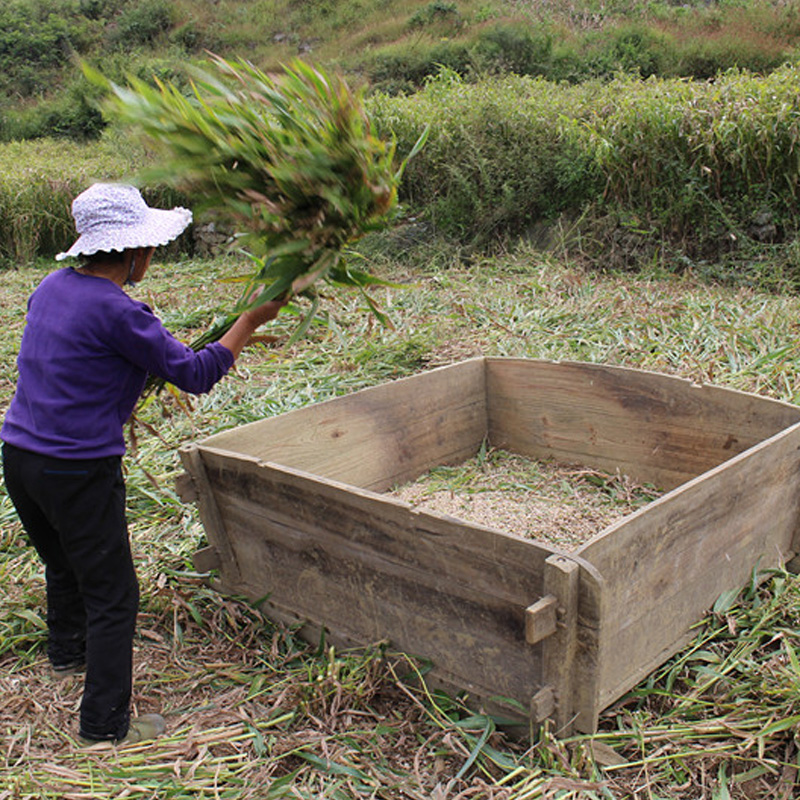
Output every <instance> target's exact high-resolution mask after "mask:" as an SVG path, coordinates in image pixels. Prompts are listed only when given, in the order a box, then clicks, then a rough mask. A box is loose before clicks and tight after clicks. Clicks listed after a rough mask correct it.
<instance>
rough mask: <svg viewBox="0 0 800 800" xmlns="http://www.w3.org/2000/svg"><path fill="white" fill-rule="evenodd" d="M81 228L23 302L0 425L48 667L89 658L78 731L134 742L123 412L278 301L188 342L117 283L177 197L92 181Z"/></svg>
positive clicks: (221, 349) (227, 362)
mask: <svg viewBox="0 0 800 800" xmlns="http://www.w3.org/2000/svg"><path fill="white" fill-rule="evenodd" d="M72 214H73V217H74V219H75V226H76V228H77V231H78V233H79V234H80V236H79V238H78V239H77V241H76V242H75V244H73V245H72V247H71V248H70V249H69V250H68V251H67V252H66V253H60V254H59V255H57V256H56V259H57V260H62V259H64V258H67V257H77V256H82V257H83V261H82V263H81V266H78V267H66V268H64V269H60V270H57V271H56V272H54V273H51V274H50V275H48V276H47V277H46V278H45V279H44V280H43V281H42V282H41V284H40V285H39V286H38V288H37V289H36V290H35V291H34V293H33V294H32V295H31V297H30V299H29V301H28V314H27V323H26V327H25V331H24V333H23V336H22V344H21V348H20V353H19V358H18V362H17V363H18V368H19V380H18V383H17V388H16V393H15V395H14V398H13V400H12V401H11V405H10V407H9V409H8V411H7V413H6V417H5V420H4V423H3V426H2V429H0V439H2V440H3V443H4V444H3V469H4V475H5V482H6V487H7V489H8V493H9V496H10V497H11V499H12V501H13V503H14V506H15V508H16V510H17V512H18V514H19V517H20V519H21V521H22V524H23V526H24V528H25V531H26V533H27V534H28V536H29V538H30V540H31V541H32V543H33V545H34V547H35V548H36V550H37V552H38V554H39V556H40V557H41V559H42V561H43V562H44V564H45V577H46V583H47V624H48V657H49V659H50V663H51V665H52V668H53V671H54V673H55V674H56V675H66V674H71V673H73V672H75V671H78V670H80V669H82V668H83V667H84V666H85V669H86V676H85V681H84V693H83V699H82V702H81V712H80V729H79V735H80V738H81V739H82V740H83V741H84V742H86V743H92V742H98V741H112V742H117V743H120V742H122V743H127V742H137V741H142V740H144V739H148V738H152V737H154V736H157V735H159V734H160V733H162V732H163V731H164V729H165V725H164V720H163V718H162V717H161V716H159V715H157V714H147V715H143V716H142V717H139V718H135V719H131V718H130V698H131V686H132V661H133V635H134V628H135V623H136V614H137V610H138V601H139V586H138V582H137V578H136V573H135V570H134V566H133V561H132V558H131V550H130V543H129V539H128V530H127V522H126V518H125V486H124V483H123V479H122V472H121V456H122V455H123V453H124V451H125V443H124V437H123V425H124V423H125V421H126V420H127V419H128V417H129V416H130V414H131V413H132V411H133V409H134V406H135V405H136V402H137V400H138V398H139V395H140V394H141V391H142V389H143V387H144V383H145V379H146V377H147V375H148V374H153V375H157V376H159V377H161V378H164V379H165V380H167V381H169V382H170V383H173V384H175V385H176V386H178V387H179V388H181V389H183V390H184V391H187V392H192V393H195V394H199V393H202V392H207V391H208V390H209V389H211V387H212V386H213V385H214V384H215V383H216V382H217V381H218V380H220V378H222V377H223V375H225V373H226V372H228V370H229V369H230V368H231V366H232V365H233V363H234V360H235V359H236V358H237V357H238V356H239V354H240V353H241V351H242V348H243V347H244V345H245V344H246V343H247V341H248V340H249V338H250V336H251V335H252V333H253V332H254V331H255V329H256V328H258V326H259V325H261V324H263V323H264V322H267V321H268V320H270V319H273V318H274V317H275V316H276V315H277V314H278V311H279V310H280V307H281V305H282V304H281V303H280V302H275V301H273V302H269V303H265V304H264V305H261V306H259V307H257V308H254V309H252V310H251V311H248V312H245V313H244V314H243V315H242V316H241V317H240V318H239V319H238V320H237V322H236V323H235V325H234V326H233V327H232V328H231V330H230V331H228V333H226V334H225V335H224V336H223V337H222V339H221V340H220V341H219V342H216V343H214V344H212V345H210V346H209V347H207V348H205V349H204V350H201V351H200V352H198V353H195V352H194V351H193V350H192V349H191V348H189V347H187V346H186V345H184V344H181V343H180V342H179V341H178V340H177V339H175V338H174V337H173V336H172V335H171V334H170V333H169V332H168V331H167V330H166V329H165V328H164V326H163V325H162V324H161V322H160V321H159V320H158V318H157V317H156V316H155V315H154V314H153V313H152V311H151V310H150V309H149V308H148V307H147V306H146V305H145V304H144V303H141V302H139V301H137V300H134V299H132V298H131V297H129V296H128V294H127V293H126V292H125V291H124V290H123V287H124V286H125V285H127V284H134V283H137V282H138V281H140V280H141V279H142V278H143V277H144V276H145V274H146V272H147V270H148V267H149V266H150V259H151V258H152V255H153V251H154V249H155V247H156V246H158V245H162V244H166V243H167V242H169V241H172V240H173V239H175V238H176V237H177V236H178V235H180V233H181V232H182V231H183V230H184V229H185V228H186V227H187V226H188V225H189V223H190V222H191V218H192V217H191V212H189V211H187V210H186V209H183V208H174V209H172V210H162V209H154V208H150V207H148V206H147V204H146V203H145V202H144V200H143V199H142V196H141V194H140V193H139V192H138V190H137V189H135V188H134V187H132V186H125V185H116V184H95V185H94V186H92V187H91V188H89V189H87V190H86V191H85V192H83V193H82V194H80V195H79V196H78V197H76V198H75V200H74V202H73V204H72Z"/></svg>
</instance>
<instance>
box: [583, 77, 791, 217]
mask: <svg viewBox="0 0 800 800" xmlns="http://www.w3.org/2000/svg"><path fill="white" fill-rule="evenodd" d="M798 78H800V70H798V68H796V67H788V66H787V67H785V68H783V69H781V70H778V71H776V72H774V73H772V74H771V75H769V76H767V77H757V76H753V75H748V74H745V73H740V72H738V71H736V72H729V73H726V74H725V75H722V76H719V77H718V78H717V80H715V81H714V82H713V83H689V82H683V81H674V80H673V81H658V80H650V81H646V82H641V81H635V80H630V79H624V80H618V81H615V82H614V83H612V84H610V85H609V86H608V87H606V89H605V90H604V91H603V93H602V94H603V98H602V99H604V100H605V102H597V103H596V105H595V106H594V108H593V110H592V113H591V115H590V116H589V117H588V118H587V120H586V123H587V125H588V126H589V128H590V129H591V130H592V141H593V144H594V146H595V148H596V153H597V158H598V162H599V164H600V166H601V168H602V170H603V172H604V173H605V175H606V181H607V190H606V195H607V197H608V198H611V199H613V200H614V201H616V202H618V203H620V204H622V205H624V206H627V207H629V208H632V209H638V210H639V211H640V212H644V213H645V214H648V215H650V216H651V217H652V218H653V219H654V220H657V221H660V222H661V223H662V224H670V225H674V226H679V227H681V228H687V227H688V228H692V227H695V226H697V225H698V224H702V223H704V222H708V221H714V220H716V221H717V222H721V223H727V224H731V223H736V222H738V223H743V222H744V221H745V218H746V216H747V214H748V213H753V212H754V211H758V210H759V209H761V208H763V207H767V208H769V209H772V210H773V211H774V212H775V213H776V214H780V215H782V216H783V217H784V218H786V219H787V222H789V223H790V224H792V225H796V224H797V198H798V181H800V98H798V94H797V81H798ZM600 99H601V98H600V97H598V100H600Z"/></svg>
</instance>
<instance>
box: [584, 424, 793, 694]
mask: <svg viewBox="0 0 800 800" xmlns="http://www.w3.org/2000/svg"><path fill="white" fill-rule="evenodd" d="M799 522H800V425H795V426H793V427H791V428H788V429H787V430H785V431H783V432H781V433H779V434H777V435H776V436H774V437H772V438H771V439H768V440H767V441H765V442H762V443H761V444H759V445H756V446H755V447H753V448H752V449H751V450H749V451H747V452H745V453H742V454H740V455H739V456H737V457H735V458H734V459H732V460H730V461H728V462H726V463H725V464H722V465H720V466H719V467H716V468H715V469H713V470H711V471H709V472H708V473H706V474H704V475H702V476H700V477H699V478H697V479H695V480H693V481H690V482H689V483H687V484H685V485H684V486H681V487H679V488H678V489H676V490H674V491H673V492H671V493H669V494H668V495H665V496H663V497H662V498H660V499H659V500H656V501H655V502H653V503H651V504H650V505H648V506H646V507H645V508H643V509H642V510H640V511H638V512H636V513H635V514H633V515H631V516H630V517H627V518H625V519H624V520H622V521H621V522H619V523H617V524H616V525H613V526H611V527H610V528H609V529H607V530H606V531H605V532H604V533H603V534H602V536H600V537H599V538H598V539H596V540H594V541H593V542H590V543H588V544H587V545H585V546H584V547H583V548H581V549H580V551H579V554H580V555H581V556H582V557H583V558H584V559H586V560H587V561H589V562H591V564H592V565H593V566H595V567H596V568H597V569H598V570H599V571H600V572H601V573H602V575H603V576H604V578H605V593H606V594H605V600H606V608H605V612H604V615H603V630H602V634H601V641H602V644H601V646H600V648H599V653H600V664H599V667H598V669H599V680H600V687H601V688H600V691H599V695H598V704H599V706H600V707H601V708H602V707H605V706H607V705H608V704H610V703H611V702H613V701H614V700H616V699H617V698H618V697H619V696H620V695H621V694H622V693H623V692H625V691H627V690H628V689H629V688H631V687H632V686H634V685H636V683H637V682H638V681H639V680H641V679H642V678H644V677H645V676H646V675H648V674H649V673H650V672H651V671H652V670H653V669H655V668H656V667H658V666H659V665H660V664H661V663H663V662H664V661H665V660H666V659H667V658H668V657H669V656H671V655H672V654H673V653H675V652H677V651H678V650H679V649H680V647H681V646H682V645H683V644H684V643H685V642H686V641H687V640H688V639H689V638H690V637H691V633H690V630H689V628H690V627H691V626H692V625H693V624H694V623H695V622H697V621H698V620H699V619H700V618H701V617H702V616H703V615H704V614H705V613H706V612H707V611H708V610H709V609H710V608H711V607H712V605H713V604H714V601H715V600H716V598H717V597H718V596H719V594H720V593H721V592H723V591H725V590H728V589H732V588H737V587H741V586H744V585H745V584H746V583H747V581H748V579H749V577H750V575H751V573H752V570H753V569H754V568H756V567H759V568H767V567H771V566H776V565H777V564H779V563H782V562H783V561H785V560H786V559H787V558H790V557H791V556H792V555H793V554H794V552H795V548H796V546H797V545H796V539H797V536H798V523H799Z"/></svg>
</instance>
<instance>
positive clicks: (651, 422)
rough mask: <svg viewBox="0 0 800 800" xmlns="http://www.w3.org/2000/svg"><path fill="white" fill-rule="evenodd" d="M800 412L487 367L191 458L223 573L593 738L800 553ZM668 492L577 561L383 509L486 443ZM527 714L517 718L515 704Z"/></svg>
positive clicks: (238, 431)
mask: <svg viewBox="0 0 800 800" xmlns="http://www.w3.org/2000/svg"><path fill="white" fill-rule="evenodd" d="M798 423H800V409H798V408H796V407H795V406H792V405H788V404H786V403H781V402H778V401H774V400H769V399H766V398H763V397H758V396H755V395H751V394H746V393H742V392H737V391H734V390H730V389H722V388H719V387H714V386H704V385H697V384H694V383H691V382H689V381H686V380H683V379H680V378H675V377H670V376H666V375H661V374H655V373H651V372H644V371H639V370H632V369H624V368H620V367H609V366H603V365H597V364H581V363H554V362H549V361H537V360H530V359H503V358H478V359H473V360H469V361H465V362H462V363H460V364H456V365H453V366H448V367H443V368H440V369H436V370H432V371H430V372H426V373H422V374H420V375H417V376H414V377H411V378H405V379H402V380H398V381H395V382H392V383H388V384H385V385H381V386H377V387H374V388H370V389H365V390H362V391H359V392H355V393H354V394H351V395H349V396H345V397H341V398H337V399H334V400H329V401H327V402H323V403H319V404H317V405H312V406H309V407H306V408H302V409H299V410H296V411H292V412H289V413H287V414H282V415H280V416H277V417H273V418H269V419H264V420H262V421H259V422H255V423H252V424H249V425H244V426H241V427H239V428H235V429H233V430H229V431H226V432H224V433H221V434H218V435H216V436H212V437H210V438H208V439H206V440H205V441H202V442H200V443H198V444H192V445H189V446H187V447H185V448H184V449H183V450H182V459H183V463H184V466H185V468H186V470H187V473H188V477H187V476H184V480H183V481H182V483H183V490H184V496H185V497H186V498H192V497H193V498H194V499H196V501H197V502H198V505H199V510H200V514H201V517H202V520H203V524H204V526H205V529H206V532H207V535H208V541H209V547H208V548H206V549H205V550H203V551H200V552H199V553H198V554H197V559H196V561H197V564H198V566H199V567H200V568H202V569H211V568H215V569H217V570H218V574H217V579H216V583H217V585H218V586H219V588H220V590H222V591H224V592H230V593H236V594H240V595H245V596H247V597H250V598H253V599H261V598H264V597H265V596H266V597H267V600H266V602H265V603H264V604H263V606H262V608H263V609H264V611H265V613H266V614H267V615H268V616H271V617H272V618H274V619H276V620H279V621H286V622H291V623H298V622H299V623H302V625H303V626H304V627H303V631H305V632H306V633H307V634H308V636H309V637H317V636H318V635H319V631H320V629H321V628H325V629H326V630H327V632H328V634H327V635H328V636H329V638H330V640H331V641H334V642H340V643H345V644H362V645H367V644H371V643H374V642H378V641H381V640H389V641H390V642H391V645H392V647H393V648H395V649H398V650H402V651H405V652H408V653H410V654H414V655H418V656H424V657H426V658H428V659H430V660H431V661H432V663H433V666H434V668H433V673H432V674H433V676H434V677H435V678H436V679H437V680H438V681H439V682H440V683H442V684H444V685H446V686H448V687H451V688H458V689H462V690H466V691H467V692H468V693H469V695H470V697H471V698H472V701H473V702H474V703H475V705H478V704H481V703H482V704H484V705H486V706H487V707H490V708H491V709H492V710H495V711H497V710H502V711H505V713H507V714H511V715H516V716H517V717H519V707H518V706H517V704H522V707H524V708H525V709H529V718H530V719H531V720H533V722H540V721H542V720H543V719H545V718H551V719H553V720H554V722H555V723H556V725H557V726H558V729H559V730H561V731H569V730H572V729H573V728H576V729H578V730H581V731H587V732H590V731H592V730H594V729H595V727H596V725H597V720H598V715H599V713H600V712H601V711H602V710H603V709H604V708H606V707H607V706H609V705H610V704H611V703H613V702H614V701H615V700H616V699H618V698H619V697H620V696H621V695H623V694H624V693H625V692H626V691H627V690H629V689H630V688H631V687H633V686H634V685H635V684H636V683H637V682H639V681H640V680H641V679H642V678H643V677H645V676H646V675H647V674H648V673H649V672H651V671H652V670H653V669H655V668H656V667H657V666H658V665H659V664H661V663H663V662H664V661H665V660H666V659H667V658H668V657H669V656H670V655H672V654H673V653H675V652H676V651H677V650H679V649H680V648H681V646H682V645H683V644H685V643H686V641H687V640H688V639H689V638H690V636H691V633H690V627H691V626H692V625H693V624H694V623H695V622H696V621H697V620H698V619H700V618H701V617H702V616H703V615H704V613H705V612H706V611H707V610H708V609H709V608H710V607H711V606H712V604H713V603H714V600H715V599H716V598H717V596H718V595H719V594H720V593H721V592H722V591H724V590H727V589H731V588H734V587H739V586H741V585H743V584H744V583H746V582H747V580H748V578H749V576H750V574H751V572H752V570H753V569H754V567H756V565H758V566H760V567H763V568H766V567H769V566H774V565H777V564H779V563H785V562H786V561H788V560H789V559H790V558H792V557H793V556H794V555H795V553H796V552H797V549H798V519H799V518H800V515H799V514H798V510H799V509H798V506H799V504H800V424H798ZM484 440H488V442H489V443H490V444H491V445H492V446H495V447H500V448H504V449H507V450H510V451H513V452H517V453H520V454H522V455H525V456H529V457H533V458H536V459H548V458H553V459H556V460H557V461H560V462H564V463H570V464H583V465H586V466H590V467H595V468H601V469H604V470H607V471H610V472H612V473H613V472H616V471H617V470H619V471H620V472H621V473H623V474H627V475H628V476H630V477H631V478H632V479H634V480H635V481H638V482H641V483H652V484H655V485H657V486H659V487H661V488H662V489H664V490H668V493H667V494H664V495H663V496H661V497H660V498H659V499H657V500H655V501H654V502H652V503H650V504H648V505H647V506H645V507H644V508H642V509H641V510H639V511H637V512H635V513H633V514H631V515H628V516H626V517H624V518H623V519H622V520H620V521H619V522H617V523H615V524H613V525H611V526H610V527H608V528H606V529H605V530H600V531H598V532H597V534H596V536H594V537H593V538H592V539H591V540H590V541H589V542H588V543H587V544H585V545H584V546H582V547H581V548H580V549H579V550H577V551H576V552H572V553H566V552H561V551H559V550H558V549H557V548H555V547H552V546H550V545H548V544H545V543H543V542H538V541H531V540H528V539H523V538H521V537H517V536H514V535H512V534H509V533H507V532H503V531H500V530H495V529H492V528H489V527H485V526H480V525H474V524H470V523H468V522H465V521H463V520H459V519H456V518H453V517H450V516H446V515H439V514H436V513H432V512H426V511H423V510H419V509H414V508H412V507H411V506H409V505H408V504H407V503H405V502H403V501H400V500H397V499H394V498H392V497H390V496H387V495H384V494H382V492H385V491H387V490H388V489H390V488H391V487H393V486H395V485H397V484H400V483H403V482H406V481H411V480H414V479H416V478H417V477H418V476H419V475H421V474H422V473H424V472H426V471H427V470H429V469H431V468H432V467H435V466H438V465H444V464H457V463H459V462H461V461H463V460H465V459H467V458H469V457H471V456H473V455H474V454H475V453H476V452H477V451H478V449H479V447H480V446H481V444H482V443H483V442H484ZM508 698H510V699H511V700H512V701H514V702H512V703H508V702H507V699H508Z"/></svg>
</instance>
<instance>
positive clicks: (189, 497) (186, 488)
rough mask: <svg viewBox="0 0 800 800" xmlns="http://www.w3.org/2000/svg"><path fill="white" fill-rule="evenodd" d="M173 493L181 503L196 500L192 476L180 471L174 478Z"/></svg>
mask: <svg viewBox="0 0 800 800" xmlns="http://www.w3.org/2000/svg"><path fill="white" fill-rule="evenodd" d="M175 493H176V494H177V495H178V497H180V499H181V502H183V503H195V502H197V490H196V489H195V486H194V481H193V480H192V476H191V475H190V474H189V473H188V472H182V473H181V474H180V475H178V476H177V477H176V478H175Z"/></svg>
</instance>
